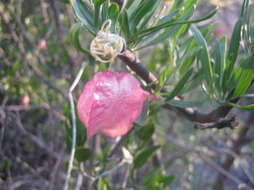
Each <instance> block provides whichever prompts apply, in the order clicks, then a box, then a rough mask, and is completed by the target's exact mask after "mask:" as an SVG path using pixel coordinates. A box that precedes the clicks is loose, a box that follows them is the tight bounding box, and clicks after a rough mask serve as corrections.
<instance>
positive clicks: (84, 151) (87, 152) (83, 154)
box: [75, 147, 92, 162]
mask: <svg viewBox="0 0 254 190" xmlns="http://www.w3.org/2000/svg"><path fill="white" fill-rule="evenodd" d="M91 155H92V150H91V149H88V148H83V147H78V148H77V149H76V152H75V158H76V159H77V161H78V162H84V161H86V160H88V159H89V157H90V156H91Z"/></svg>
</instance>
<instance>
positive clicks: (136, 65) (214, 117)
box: [118, 49, 238, 123]
mask: <svg viewBox="0 0 254 190" xmlns="http://www.w3.org/2000/svg"><path fill="white" fill-rule="evenodd" d="M118 57H119V59H121V60H122V61H123V62H124V63H125V64H126V65H127V66H128V67H129V68H130V69H131V70H133V71H134V72H135V73H136V74H137V75H138V76H140V78H142V79H143V80H144V81H145V82H146V83H147V84H149V85H151V86H152V88H155V86H156V83H157V78H156V77H155V76H154V75H153V74H152V73H151V72H149V71H148V70H147V69H146V68H145V67H144V65H142V64H141V63H140V62H139V61H138V59H137V56H136V55H135V53H134V52H132V51H130V50H128V49H126V50H125V51H124V52H122V53H121V54H120V55H118ZM237 101H238V99H237V100H234V103H235V102H237ZM162 107H163V108H165V109H169V110H172V111H174V112H176V113H178V114H179V115H181V116H183V117H185V118H186V119H188V120H190V121H194V122H198V123H211V122H217V121H218V120H219V119H221V118H224V117H226V116H227V114H228V113H229V112H230V110H231V109H232V106H228V105H221V106H220V107H218V108H216V109H214V110H212V111H211V112H209V113H203V112H199V111H197V110H195V109H185V108H180V107H176V106H172V105H169V104H164V105H163V106H162Z"/></svg>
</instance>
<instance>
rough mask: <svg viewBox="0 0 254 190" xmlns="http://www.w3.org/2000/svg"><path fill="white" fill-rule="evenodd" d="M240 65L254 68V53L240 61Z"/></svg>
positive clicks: (245, 67)
mask: <svg viewBox="0 0 254 190" xmlns="http://www.w3.org/2000/svg"><path fill="white" fill-rule="evenodd" d="M240 66H241V67H242V68H244V69H252V70H254V55H252V56H250V57H249V58H247V59H246V60H244V61H242V62H241V63H240Z"/></svg>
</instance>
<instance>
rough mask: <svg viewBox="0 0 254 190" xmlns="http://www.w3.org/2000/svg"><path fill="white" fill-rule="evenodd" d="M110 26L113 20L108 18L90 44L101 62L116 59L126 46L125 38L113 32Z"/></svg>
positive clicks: (91, 49)
mask: <svg viewBox="0 0 254 190" xmlns="http://www.w3.org/2000/svg"><path fill="white" fill-rule="evenodd" d="M110 27H111V20H106V21H105V23H104V24H103V25H102V27H101V30H100V31H99V32H98V33H97V35H96V37H95V38H94V39H93V40H92V42H91V44H90V52H91V54H92V56H93V57H94V58H95V60H96V61H99V62H101V63H109V62H112V61H114V59H115V58H116V57H117V55H118V54H119V53H121V52H122V51H123V49H124V47H125V40H124V39H123V38H122V37H121V36H119V35H117V34H114V33H111V32H110V31H109V30H110Z"/></svg>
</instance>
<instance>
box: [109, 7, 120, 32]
mask: <svg viewBox="0 0 254 190" xmlns="http://www.w3.org/2000/svg"><path fill="white" fill-rule="evenodd" d="M119 11H120V10H119V6H118V4H116V3H112V4H111V5H110V7H109V10H108V18H109V19H111V20H112V25H113V27H114V30H115V24H116V21H117V19H118V16H119Z"/></svg>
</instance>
